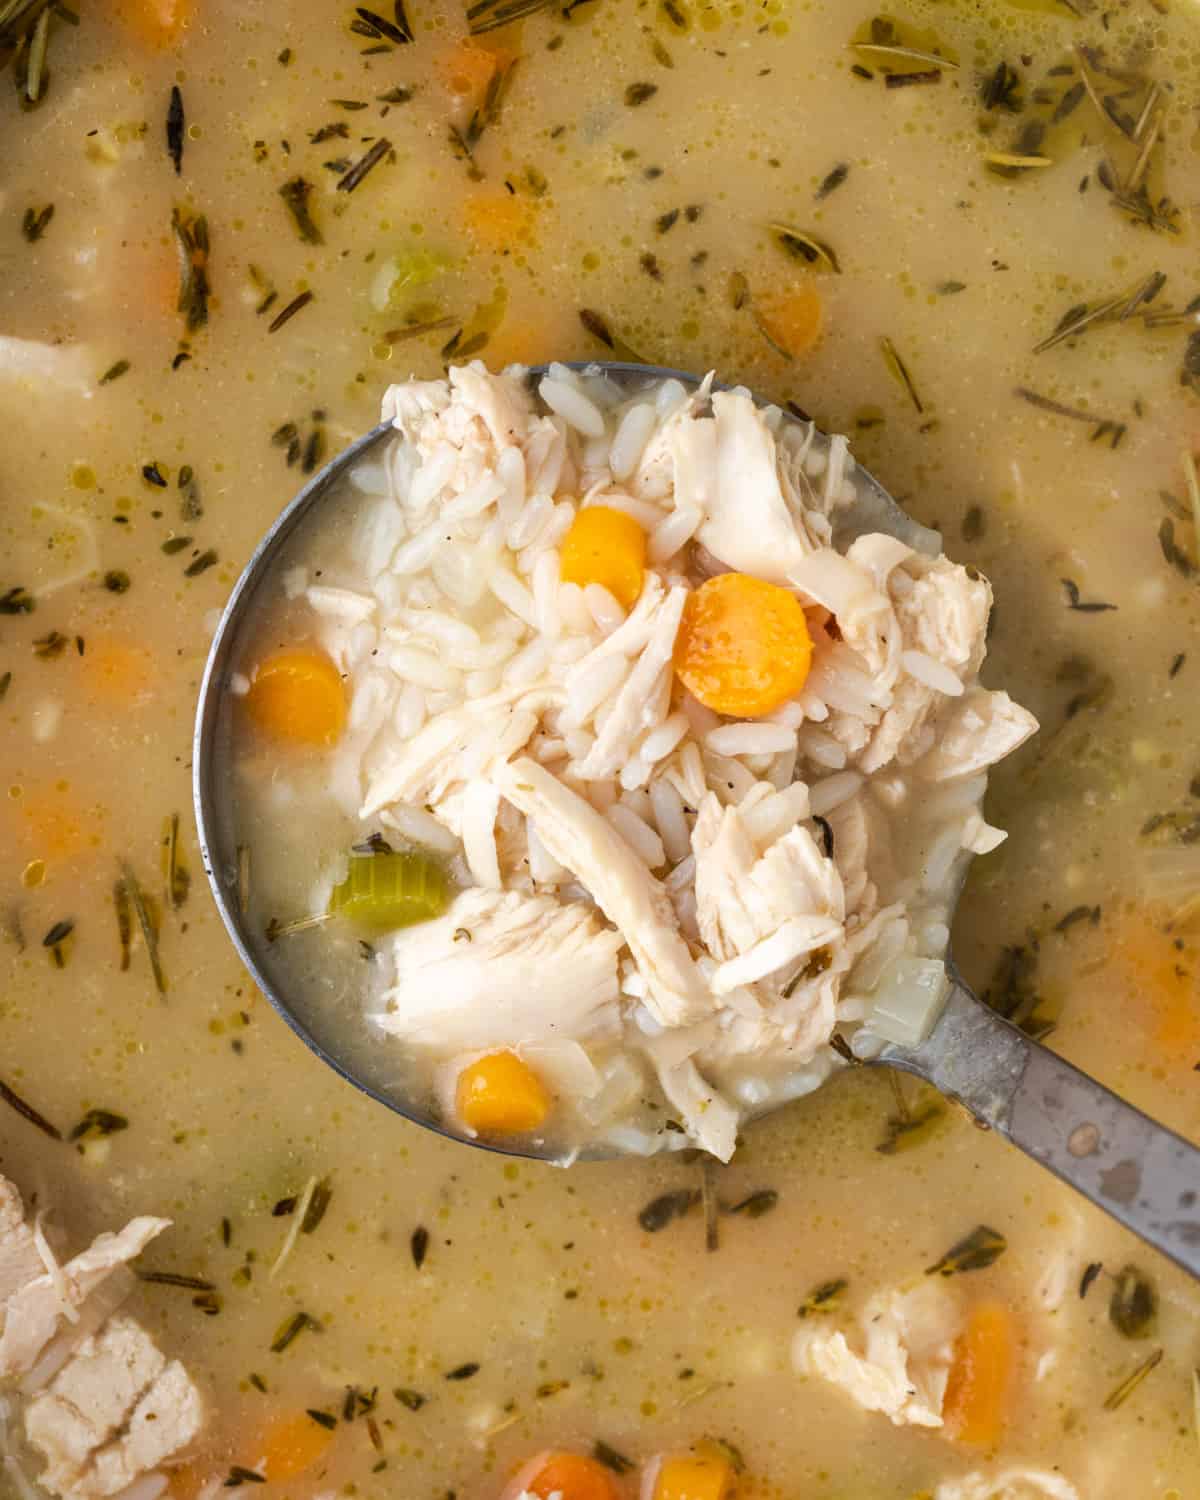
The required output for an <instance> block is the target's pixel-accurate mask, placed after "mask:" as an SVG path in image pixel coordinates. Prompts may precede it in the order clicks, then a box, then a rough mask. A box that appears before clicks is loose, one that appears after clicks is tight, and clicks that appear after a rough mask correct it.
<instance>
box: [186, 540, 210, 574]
mask: <svg viewBox="0 0 1200 1500" xmlns="http://www.w3.org/2000/svg"><path fill="white" fill-rule="evenodd" d="M216 562H217V554H216V550H215V549H214V548H212V547H209V548H208V550H207V551H205V552H202V553H201V554H200V556H199V557H197V558H193V560H192V561H191V562H190V563H188V565H187V567H186V568H184V570H183V576H184V577H185V578H198V577H199V576H200V574H201V573H205V572H207V571H208V569H209V568H211V567H213V566H214V565H215V564H216Z"/></svg>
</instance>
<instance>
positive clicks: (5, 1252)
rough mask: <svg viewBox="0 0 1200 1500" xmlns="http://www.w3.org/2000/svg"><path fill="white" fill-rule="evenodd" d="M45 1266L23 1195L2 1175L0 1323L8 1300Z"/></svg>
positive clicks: (0, 1184)
mask: <svg viewBox="0 0 1200 1500" xmlns="http://www.w3.org/2000/svg"><path fill="white" fill-rule="evenodd" d="M45 1269H46V1267H45V1266H44V1265H43V1264H42V1257H41V1253H40V1252H39V1250H38V1247H37V1241H36V1240H35V1239H34V1237H33V1230H32V1229H30V1227H29V1225H28V1224H26V1222H25V1209H24V1205H23V1204H22V1202H21V1195H20V1193H18V1192H17V1190H16V1188H15V1187H13V1185H12V1183H11V1182H9V1181H8V1180H7V1179H6V1178H4V1177H0V1327H2V1326H3V1318H4V1308H5V1306H6V1304H7V1303H8V1302H9V1300H10V1299H11V1298H12V1297H13V1296H14V1295H15V1294H16V1293H17V1292H19V1291H20V1290H21V1288H22V1287H23V1286H24V1285H25V1283H26V1282H27V1281H32V1280H33V1279H34V1278H35V1277H37V1276H40V1275H41V1274H42V1272H43V1271H44V1270H45Z"/></svg>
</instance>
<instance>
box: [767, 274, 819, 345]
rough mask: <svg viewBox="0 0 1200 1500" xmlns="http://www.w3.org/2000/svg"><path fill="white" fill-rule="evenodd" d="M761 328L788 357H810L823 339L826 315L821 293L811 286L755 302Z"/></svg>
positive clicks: (800, 287) (768, 294) (797, 288)
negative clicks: (818, 341) (809, 353)
mask: <svg viewBox="0 0 1200 1500" xmlns="http://www.w3.org/2000/svg"><path fill="white" fill-rule="evenodd" d="M754 313H755V316H756V317H757V319H758V322H759V326H760V327H761V328H762V330H763V332H764V333H765V334H766V336H767V337H768V338H769V339H770V340H771V342H772V343H773V344H774V345H775V346H776V347H777V348H779V349H781V350H782V351H783V353H784V354H790V355H791V356H792V357H793V358H798V357H799V356H800V355H801V354H807V353H808V351H809V350H810V349H811V348H813V346H814V345H815V344H816V343H817V340H818V339H819V338H820V337H821V328H822V325H823V323H824V312H823V309H822V304H821V296H820V293H819V292H818V291H817V290H816V289H815V288H814V287H811V286H798V287H796V288H795V289H794V290H793V291H790V292H779V293H775V294H772V293H767V294H765V295H763V296H761V297H756V298H755V299H754Z"/></svg>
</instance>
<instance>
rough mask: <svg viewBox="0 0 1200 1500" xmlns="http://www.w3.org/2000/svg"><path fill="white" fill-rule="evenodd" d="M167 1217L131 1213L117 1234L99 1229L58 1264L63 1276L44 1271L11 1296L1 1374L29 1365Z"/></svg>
mask: <svg viewBox="0 0 1200 1500" xmlns="http://www.w3.org/2000/svg"><path fill="white" fill-rule="evenodd" d="M170 1222H171V1221H170V1220H169V1219H152V1218H140V1219H132V1220H131V1221H130V1222H129V1223H128V1224H127V1225H126V1226H125V1228H124V1229H122V1230H121V1231H120V1232H119V1233H117V1234H101V1235H97V1237H96V1238H95V1239H94V1240H93V1241H92V1243H91V1245H90V1246H89V1247H88V1248H87V1249H86V1250H84V1251H82V1252H81V1253H80V1254H79V1255H77V1256H75V1257H74V1259H72V1260H69V1261H67V1262H66V1263H65V1264H64V1265H63V1266H62V1268H61V1269H62V1275H61V1279H60V1278H57V1277H54V1276H51V1275H50V1274H48V1273H46V1272H43V1274H42V1275H41V1276H37V1277H35V1278H34V1279H33V1280H32V1281H29V1282H26V1284H25V1285H24V1286H23V1287H22V1288H21V1289H20V1291H18V1292H17V1293H16V1295H15V1296H13V1297H11V1298H10V1299H9V1301H8V1304H7V1307H6V1309H5V1318H4V1332H3V1334H0V1379H6V1378H8V1377H10V1376H13V1375H20V1374H22V1373H23V1372H24V1371H26V1370H28V1369H29V1368H30V1366H31V1365H32V1364H33V1362H34V1361H35V1360H36V1359H37V1357H38V1355H39V1354H41V1352H42V1350H43V1349H44V1348H45V1347H46V1345H47V1344H48V1343H49V1342H50V1340H51V1339H52V1338H53V1337H54V1335H55V1333H56V1332H57V1331H58V1328H59V1325H60V1323H61V1321H62V1319H63V1318H65V1317H67V1316H69V1313H70V1312H71V1311H72V1310H74V1309H76V1308H80V1307H82V1306H83V1304H84V1303H85V1302H86V1301H87V1299H88V1297H89V1296H90V1295H91V1294H92V1293H93V1292H94V1291H95V1290H96V1288H97V1287H99V1286H100V1285H101V1284H102V1283H103V1282H104V1281H105V1279H106V1278H107V1277H109V1276H110V1275H111V1274H112V1273H113V1271H115V1270H116V1269H117V1268H118V1267H119V1266H123V1265H124V1264H125V1263H126V1262H127V1261H130V1260H133V1259H134V1258H135V1257H136V1256H138V1255H140V1254H141V1253H142V1251H143V1250H144V1249H145V1248H146V1246H147V1245H148V1244H149V1243H150V1241H151V1240H152V1239H153V1238H154V1237H155V1235H158V1234H161V1233H162V1232H163V1230H164V1229H167V1228H169V1227H170Z"/></svg>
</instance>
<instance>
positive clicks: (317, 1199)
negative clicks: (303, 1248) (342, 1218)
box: [300, 1177, 333, 1234]
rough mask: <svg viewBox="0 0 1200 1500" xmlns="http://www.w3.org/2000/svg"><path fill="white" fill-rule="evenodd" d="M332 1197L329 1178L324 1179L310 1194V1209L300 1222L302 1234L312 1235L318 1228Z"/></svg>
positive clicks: (306, 1210)
mask: <svg viewBox="0 0 1200 1500" xmlns="http://www.w3.org/2000/svg"><path fill="white" fill-rule="evenodd" d="M332 1197H333V1186H332V1184H331V1183H330V1181H329V1178H328V1177H322V1178H321V1180H320V1181H319V1182H318V1183H317V1184H316V1186H315V1187H314V1188H313V1190H312V1192H311V1193H310V1194H309V1199H308V1207H307V1208H306V1209H305V1210H304V1217H303V1218H302V1219H301V1220H300V1233H301V1234H312V1233H313V1232H314V1230H316V1229H317V1228H318V1226H319V1225H320V1223H321V1220H322V1219H323V1218H324V1217H325V1211H326V1209H328V1207H329V1201H330V1199H331V1198H332Z"/></svg>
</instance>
